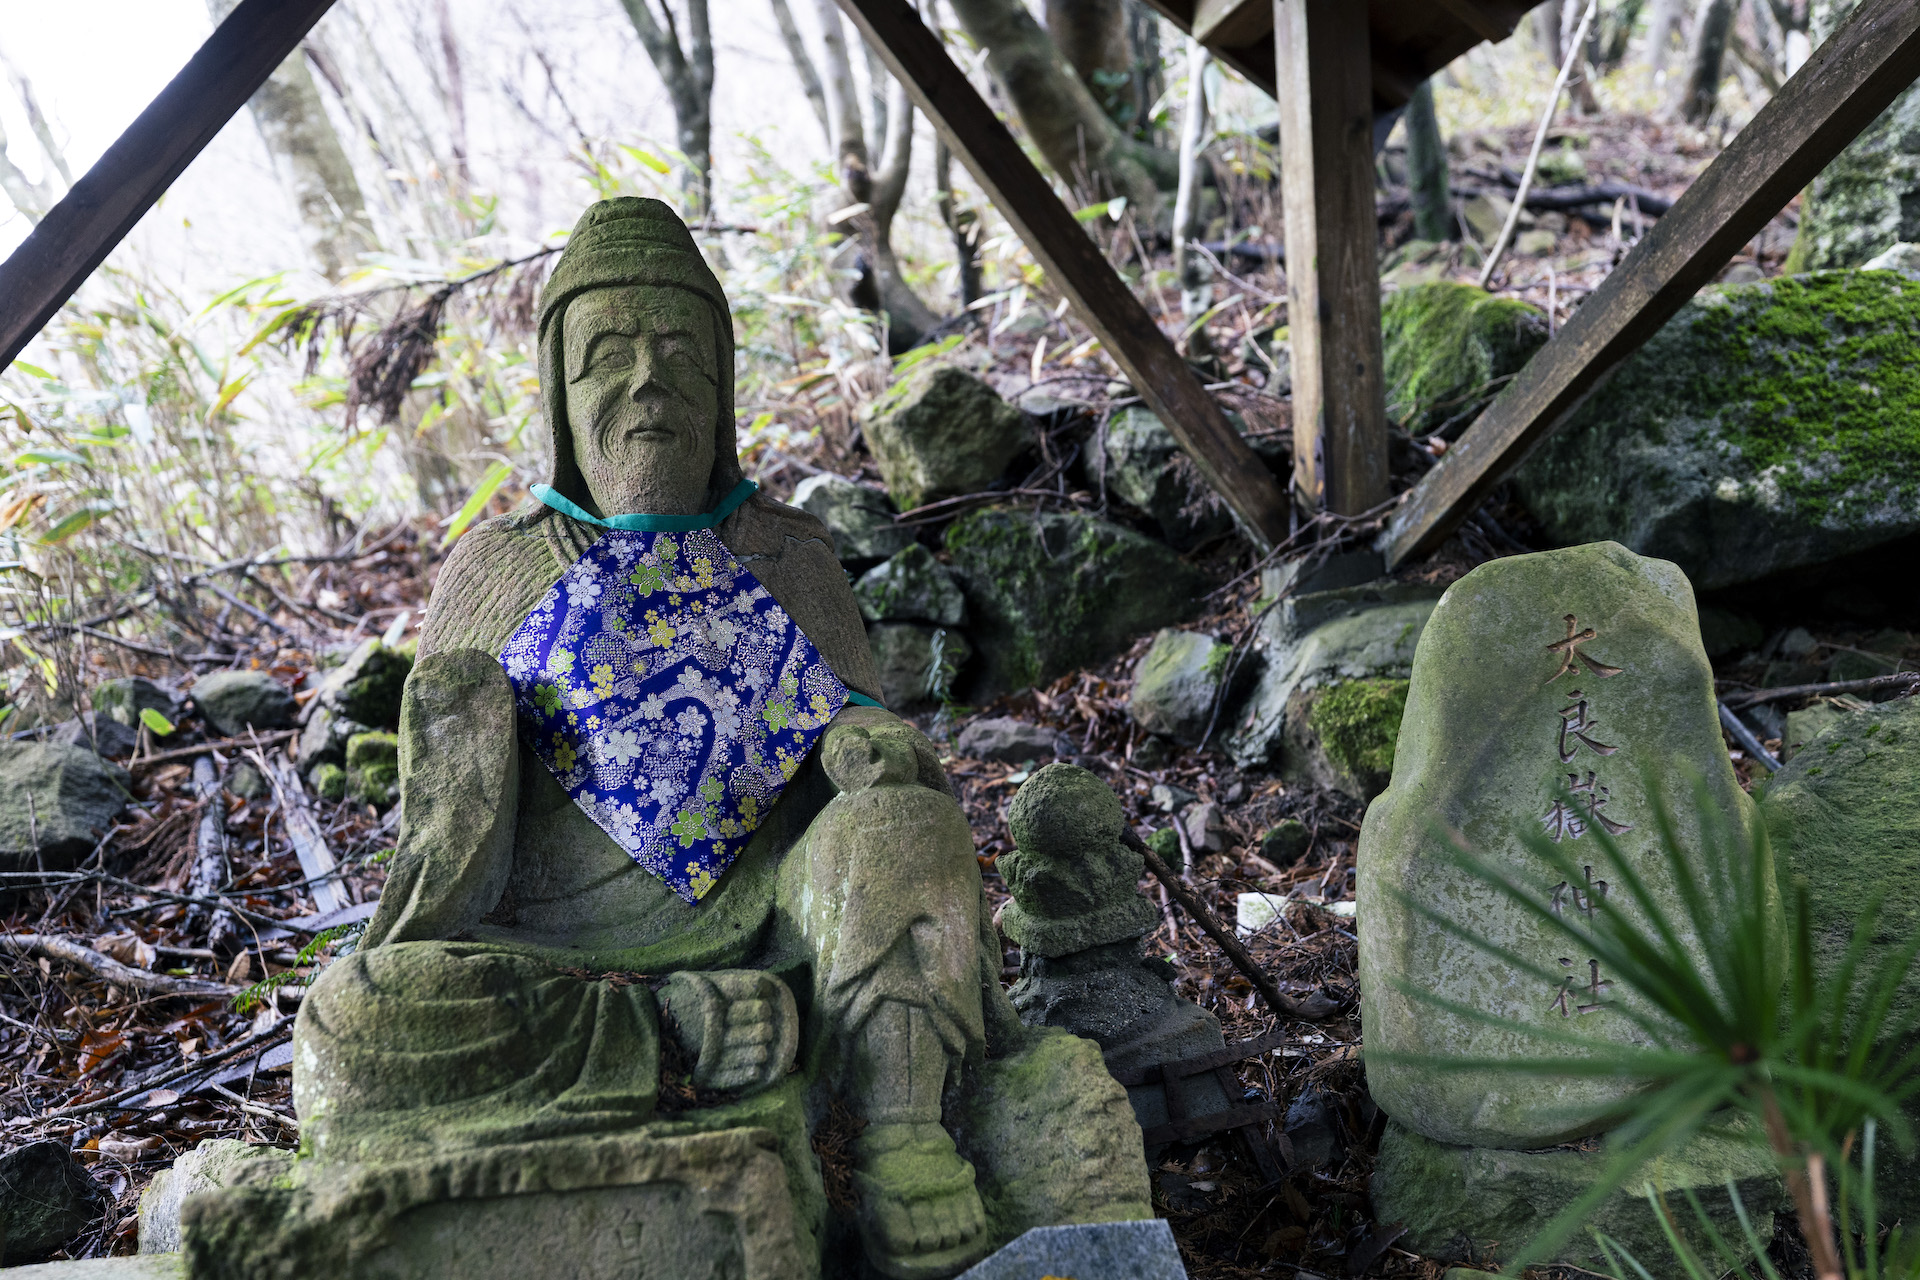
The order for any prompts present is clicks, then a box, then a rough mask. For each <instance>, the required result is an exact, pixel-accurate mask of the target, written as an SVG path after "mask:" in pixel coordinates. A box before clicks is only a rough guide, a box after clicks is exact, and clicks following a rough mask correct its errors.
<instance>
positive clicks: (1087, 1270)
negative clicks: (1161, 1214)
mask: <svg viewBox="0 0 1920 1280" xmlns="http://www.w3.org/2000/svg"><path fill="white" fill-rule="evenodd" d="M1039 1276H1062V1277H1078V1278H1081V1280H1106V1278H1107V1277H1112V1278H1113V1280H1119V1278H1120V1277H1123V1276H1124V1277H1126V1280H1187V1268H1186V1264H1184V1263H1182V1262H1181V1261H1180V1248H1179V1246H1178V1245H1176V1244H1175V1243H1174V1241H1173V1228H1172V1227H1171V1226H1169V1225H1168V1224H1167V1221H1166V1219H1164V1218H1154V1219H1152V1220H1150V1221H1146V1222H1098V1223H1091V1224H1086V1225H1081V1226H1070V1227H1035V1228H1034V1229H1033V1230H1031V1231H1029V1232H1027V1233H1026V1234H1025V1235H1023V1236H1021V1237H1020V1238H1019V1239H1017V1240H1015V1241H1014V1242H1013V1243H1012V1244H1009V1245H1007V1246H1006V1247H1005V1248H1003V1249H1001V1250H1000V1251H999V1252H998V1253H995V1254H993V1255H992V1256H991V1257H989V1258H987V1259H986V1260H985V1261H983V1262H980V1263H978V1264H976V1265H975V1266H974V1267H972V1268H971V1269H970V1270H967V1271H964V1272H962V1273H961V1275H960V1280H1036V1278H1037V1277H1039Z"/></svg>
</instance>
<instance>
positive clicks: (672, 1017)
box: [659, 969, 800, 1092]
mask: <svg viewBox="0 0 1920 1280" xmlns="http://www.w3.org/2000/svg"><path fill="white" fill-rule="evenodd" d="M659 996H660V1004H661V1009H662V1012H663V1013H664V1014H665V1015H666V1022H667V1024H668V1027H669V1028H670V1030H671V1032H672V1034H673V1035H674V1036H675V1037H676V1038H678V1040H679V1041H680V1044H681V1047H682V1048H684V1049H686V1051H687V1052H688V1054H690V1055H691V1056H692V1057H693V1059H694V1068H693V1084H694V1086H695V1087H696V1088H700V1089H722V1090H728V1091H733V1092H754V1091H757V1090H760V1089H765V1088H767V1087H768V1086H769V1085H773V1084H777V1083H778V1082H779V1081H780V1080H781V1079H782V1078H783V1077H784V1076H785V1075H786V1074H787V1072H788V1071H790V1070H791V1069H792V1068H793V1060H794V1055H795V1054H796V1053H797V1052H798V1051H799V1047H800V1015H799V1011H798V1009H797V1008H796V1007H795V1005H794V1001H793V992H792V991H790V990H788V989H787V984H786V983H784V982H782V981H780V979H779V978H777V977H775V976H774V975H772V974H770V973H764V972H762V971H760V970H758V969H718V970H714V971H713V972H710V973H692V972H686V973H676V974H674V975H673V976H672V977H670V978H669V979H667V984H666V986H664V987H663V988H661V990H660V993H659Z"/></svg>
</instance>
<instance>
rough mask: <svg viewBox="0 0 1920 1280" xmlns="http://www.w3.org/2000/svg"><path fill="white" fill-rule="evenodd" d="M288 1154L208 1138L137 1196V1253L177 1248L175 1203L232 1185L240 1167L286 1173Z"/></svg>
mask: <svg viewBox="0 0 1920 1280" xmlns="http://www.w3.org/2000/svg"><path fill="white" fill-rule="evenodd" d="M292 1167H293V1152H291V1151H283V1150H281V1149H279V1148H277V1147H267V1146H258V1145H255V1144H253V1143H247V1142H240V1141H237V1140H235V1139H233V1138H208V1139H207V1140H205V1141H204V1142H201V1143H200V1144H199V1145H198V1146H195V1147H193V1148H191V1149H190V1150H187V1151H184V1152H182V1153H181V1154H180V1157H179V1158H178V1159H176V1160H175V1161H174V1162H173V1165H172V1167H171V1168H167V1169H162V1170H161V1171H160V1172H159V1173H156V1174H154V1175H153V1181H152V1182H149V1183H148V1184H147V1189H146V1190H145V1191H144V1192H142V1193H141V1195H140V1252H141V1253H147V1254H153V1253H178V1252H179V1251H180V1203H181V1201H183V1200H185V1199H186V1198H187V1197H188V1196H190V1195H194V1194H195V1193H197V1192H201V1191H212V1190H215V1189H217V1188H220V1187H227V1186H232V1185H233V1184H234V1183H235V1182H236V1181H239V1180H240V1179H239V1176H238V1175H239V1174H240V1173H241V1172H242V1170H245V1171H246V1172H248V1173H253V1172H255V1171H262V1172H270V1173H276V1174H277V1173H285V1172H287V1171H288V1170H290V1169H291V1168H292Z"/></svg>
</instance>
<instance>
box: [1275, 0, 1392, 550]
mask: <svg viewBox="0 0 1920 1280" xmlns="http://www.w3.org/2000/svg"><path fill="white" fill-rule="evenodd" d="M1367 39H1368V37H1367V6H1366V5H1364V4H1355V3H1353V0H1274V5H1273V50H1274V67H1275V75H1274V79H1275V81H1276V84H1277V86H1278V88H1279V104H1280V174H1281V178H1280V181H1281V193H1282V198H1283V199H1284V201H1285V205H1286V219H1287V298H1288V307H1287V325H1288V329H1289V333H1290V335H1291V343H1292V350H1293V493H1294V500H1295V501H1296V502H1297V503H1299V505H1300V506H1301V508H1302V509H1303V510H1305V511H1308V512H1313V511H1319V510H1322V509H1325V510H1327V511H1333V512H1337V513H1339V514H1341V515H1353V514H1356V513H1358V512H1361V511H1365V510H1367V509H1368V508H1369V507H1373V506H1377V505H1379V504H1380V503H1382V502H1384V501H1386V498H1387V412H1386V384H1385V382H1384V380H1383V379H1382V376H1381V370H1380V362H1381V357H1380V264H1379V251H1378V248H1377V245H1378V240H1379V231H1378V224H1377V222H1376V219H1375V217H1374V208H1373V95H1372V89H1371V84H1372V70H1371V61H1370V59H1369V56H1368V44H1367Z"/></svg>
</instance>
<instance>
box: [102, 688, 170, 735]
mask: <svg viewBox="0 0 1920 1280" xmlns="http://www.w3.org/2000/svg"><path fill="white" fill-rule="evenodd" d="M93 710H94V713H95V714H96V715H104V716H105V717H107V719H109V720H117V721H119V722H120V723H121V724H123V725H126V726H127V727H128V728H129V729H138V728H139V727H140V713H141V712H142V711H157V712H159V713H160V714H161V715H163V716H165V717H166V718H167V719H169V720H171V719H173V718H174V717H175V716H176V715H178V714H179V712H178V711H177V710H176V709H175V701H174V696H173V694H172V692H171V691H169V690H167V689H164V688H162V687H161V686H160V685H157V684H155V683H154V682H153V681H151V680H149V679H147V678H146V677H145V676H122V677H120V678H119V679H117V680H103V681H101V682H100V683H99V684H98V685H96V686H94V690H93Z"/></svg>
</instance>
